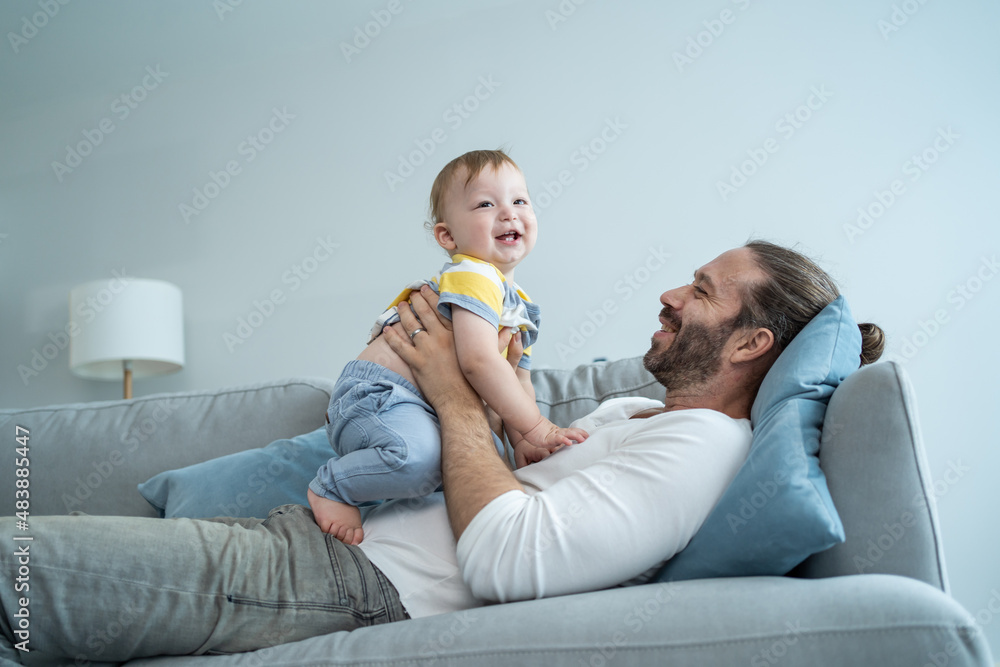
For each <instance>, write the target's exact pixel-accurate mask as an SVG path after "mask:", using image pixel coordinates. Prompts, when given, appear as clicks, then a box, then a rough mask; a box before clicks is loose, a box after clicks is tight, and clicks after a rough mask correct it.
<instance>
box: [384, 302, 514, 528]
mask: <svg viewBox="0 0 1000 667" xmlns="http://www.w3.org/2000/svg"><path fill="white" fill-rule="evenodd" d="M435 299H436V295H435V294H434V292H433V290H431V289H430V288H423V289H421V291H420V293H419V294H418V293H414V294H413V295H412V296H411V297H410V300H411V302H412V304H413V310H414V311H416V314H417V316H418V317H419V318H420V322H418V321H417V320H416V318H415V317H414V315H413V311H411V309H410V308H409V307H408V306H407V304H403V303H401V304H399V307H398V310H399V317H400V323H399V324H395V325H393V326H392V327H390V328H389V329H387V330H386V331H385V333H384V334H383V335H385V336H386V341H387V342H388V343H389V346H390V347H392V349H393V350H394V351H395V352H396V353H397V354H398V355H399V356H400V357H402V359H403V361H405V362H406V363H407V364H409V366H410V369H411V370H412V371H413V375H414V377H415V378H416V380H417V384H419V385H420V391H421V392H422V393H423V394H424V396H425V397H426V398H427V400H428V402H430V404H431V405H432V406H433V407H434V410H435V411H436V412H437V415H438V419H439V420H440V422H441V476H442V480H443V483H444V497H445V504H446V506H447V508H448V518H449V521H450V522H451V529H452V531H453V532H454V533H455V539H456V540H457V539H459V538H460V537H461V536H462V533H464V532H465V529H466V528H467V527H468V525H469V523H470V522H471V521H472V519H473V518H474V517H475V516H476V515H477V514H478V513H479V512H480V510H482V509H483V508H484V507H486V505H488V504H489V503H490V502H491V501H492V500H494V499H495V498H498V497H499V496H501V495H503V494H505V493H507V492H509V491H523V490H524V489H523V487H522V486H521V484H520V482H518V481H517V479H515V477H514V475H513V474H511V472H510V470H508V469H507V466H505V465H504V463H503V461H502V460H501V459H500V457H498V456H497V453H496V448H495V447H494V446H493V437H492V436H491V435H490V429H489V425H488V423H487V421H486V415H485V412H484V410H483V403H482V400H480V398H479V395H478V394H476V392H475V390H474V389H473V388H472V386H471V385H470V384H469V383H468V381H467V380H466V379H465V375H464V374H463V373H462V369H461V368H460V367H459V365H458V357H457V355H456V353H455V340H454V336H453V335H452V332H451V329H450V328H449V327H450V322H448V321H447V320H444V321H442V320H441V319H440V318H439V316H438V313H437V309H436V308H435V307H434V304H428V301H429V300H430V301H433V300H435ZM418 327H419V328H422V329H423V330H424V331H423V332H421V333H418V334H417V335H416V336H415V337H414V338H413V339H412V340H411V339H410V337H409V333H411V332H413V331H416V330H417V328H418Z"/></svg>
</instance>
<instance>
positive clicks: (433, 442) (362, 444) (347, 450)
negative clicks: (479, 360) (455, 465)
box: [309, 360, 504, 505]
mask: <svg viewBox="0 0 1000 667" xmlns="http://www.w3.org/2000/svg"><path fill="white" fill-rule="evenodd" d="M327 418H328V419H329V421H330V423H329V424H327V427H326V432H327V436H328V437H329V439H330V445H331V446H332V447H333V450H334V453H335V456H334V457H332V458H331V459H330V460H329V461H328V462H327V463H326V465H324V466H322V467H320V469H319V470H318V471H317V473H316V478H315V479H313V481H312V482H311V483H310V484H309V488H310V489H312V491H313V493H315V494H317V495H319V496H323V497H325V498H329V499H330V500H336V501H339V502H342V503H348V504H350V505H361V504H362V503H365V502H368V501H374V500H386V499H391V498H415V497H419V496H426V495H428V494H430V493H433V492H434V491H436V490H438V489H439V488H440V486H441V425H440V422H438V418H437V415H436V414H435V413H434V408H432V407H431V406H430V404H428V403H427V401H425V400H424V398H423V396H422V395H421V394H420V391H419V390H418V389H417V388H416V387H414V386H413V385H412V384H411V383H410V382H408V381H407V380H406V378H404V377H403V376H401V375H399V374H398V373H394V372H393V371H390V370H389V369H387V368H385V367H384V366H380V365H379V364H376V363H374V362H371V361H359V360H354V361H351V362H348V364H347V365H346V366H345V367H344V370H343V372H341V374H340V378H338V380H337V384H336V386H335V387H334V389H333V393H332V394H331V396H330V407H329V409H328V410H327ZM493 440H494V444H495V445H496V447H497V451H498V452H499V453H500V455H501V456H503V455H504V447H503V443H502V442H501V441H500V439H499V438H497V436H496V435H495V434H494V436H493Z"/></svg>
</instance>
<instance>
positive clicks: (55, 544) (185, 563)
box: [0, 505, 407, 661]
mask: <svg viewBox="0 0 1000 667" xmlns="http://www.w3.org/2000/svg"><path fill="white" fill-rule="evenodd" d="M15 535H20V536H25V535H31V536H32V537H33V538H34V539H33V540H32V541H30V542H28V541H14V540H13V539H12V538H13V537H14V536H15ZM0 539H2V540H3V546H2V547H0V568H2V569H0V602H2V607H3V614H2V618H0V629H2V635H3V637H2V638H0V655H2V656H5V657H8V658H10V657H12V656H15V655H17V652H16V650H14V649H13V646H14V645H15V644H16V643H17V642H18V641H20V640H21V638H22V637H23V636H24V635H21V637H17V636H16V634H15V631H16V630H17V629H18V628H19V627H24V625H25V623H27V632H28V633H29V643H28V648H30V649H31V650H32V652H34V651H39V652H43V653H44V654H46V655H54V656H64V657H68V658H70V659H74V660H75V659H77V658H80V659H85V660H93V661H124V660H128V659H130V658H138V657H143V656H151V655H175V654H203V653H230V652H240V651H250V650H254V649H259V648H264V647H268V646H273V645H275V644H283V643H286V642H291V641H297V640H300V639H305V638H307V637H313V636H316V635H322V634H327V633H330V632H335V631H338V630H352V629H354V628H358V627H362V626H367V625H374V624H377V623H388V622H392V621H398V620H402V619H405V618H407V614H406V611H405V610H404V609H403V606H402V605H401V604H400V602H399V596H398V595H397V593H396V589H395V588H394V587H393V586H392V584H391V583H390V582H389V580H388V579H386V578H385V575H383V574H382V573H381V572H380V571H379V570H378V569H377V568H376V567H375V566H374V565H372V564H371V562H370V561H369V560H368V559H367V558H366V557H365V555H364V553H363V552H362V551H361V550H360V549H358V548H357V547H352V546H347V545H344V544H342V543H341V542H340V541H338V540H337V539H336V538H334V537H331V536H329V535H326V534H325V533H323V532H322V531H320V529H319V527H318V526H317V525H316V523H315V521H314V520H313V515H312V512H311V511H310V510H309V508H307V507H303V506H301V505H283V506H281V507H278V508H275V509H274V510H272V511H271V514H270V516H269V517H268V518H267V519H209V520H192V519H147V518H135V517H104V516H86V515H82V516H81V515H77V516H72V515H71V516H46V517H31V519H30V529H29V531H27V532H21V531H17V530H15V520H14V518H12V517H3V518H0ZM25 546H27V547H28V556H27V558H26V557H25V556H23V555H21V556H18V555H16V554H15V552H16V551H17V550H19V549H20V550H21V554H23V553H24V551H23V549H24V547H25ZM25 560H27V563H24V561H25ZM23 565H26V566H27V568H28V570H29V572H28V573H27V574H26V575H25V571H24V570H21V578H22V580H23V581H22V583H24V582H27V584H28V587H29V588H28V590H27V591H24V590H23V586H22V591H21V592H17V591H16V590H15V588H16V586H17V577H18V569H19V567H22V566H23ZM20 598H27V599H28V604H27V607H24V606H22V605H21V604H20V603H19V599H20ZM25 608H27V610H28V615H27V617H26V618H25V615H24V609H25ZM19 613H20V614H21V616H20V617H18V616H17V614H19Z"/></svg>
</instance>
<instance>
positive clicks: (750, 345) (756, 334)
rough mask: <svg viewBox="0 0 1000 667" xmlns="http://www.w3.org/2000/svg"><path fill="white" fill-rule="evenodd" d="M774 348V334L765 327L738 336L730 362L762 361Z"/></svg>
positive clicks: (746, 331)
mask: <svg viewBox="0 0 1000 667" xmlns="http://www.w3.org/2000/svg"><path fill="white" fill-rule="evenodd" d="M773 348H774V333H773V332H772V331H771V330H770V329H765V328H763V327H760V328H757V329H747V330H745V331H743V332H742V333H741V334H738V336H737V339H736V349H735V350H734V351H733V354H732V356H731V357H730V361H732V362H733V363H734V364H740V363H745V362H748V361H754V360H756V359H760V358H761V357H763V356H764V355H766V354H767V353H768V352H770V351H771V350H772V349H773Z"/></svg>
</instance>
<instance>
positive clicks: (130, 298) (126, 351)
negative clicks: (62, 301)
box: [68, 278, 184, 381]
mask: <svg viewBox="0 0 1000 667" xmlns="http://www.w3.org/2000/svg"><path fill="white" fill-rule="evenodd" d="M69 319H70V326H69V328H68V332H69V334H70V346H69V368H70V370H71V371H73V373H75V374H76V375H79V376H80V377H85V378H90V379H95V380H118V381H121V379H122V362H123V361H131V362H132V375H133V377H136V378H141V377H145V376H149V375H161V374H164V373H174V372H176V371H179V370H180V369H181V368H182V367H183V366H184V308H183V301H182V297H181V290H180V288H179V287H177V286H176V285H172V284H170V283H168V282H164V281H162V280H143V279H138V278H113V279H111V280H95V281H93V282H89V283H85V284H83V285H77V286H76V287H74V288H73V289H72V291H70V293H69Z"/></svg>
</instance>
